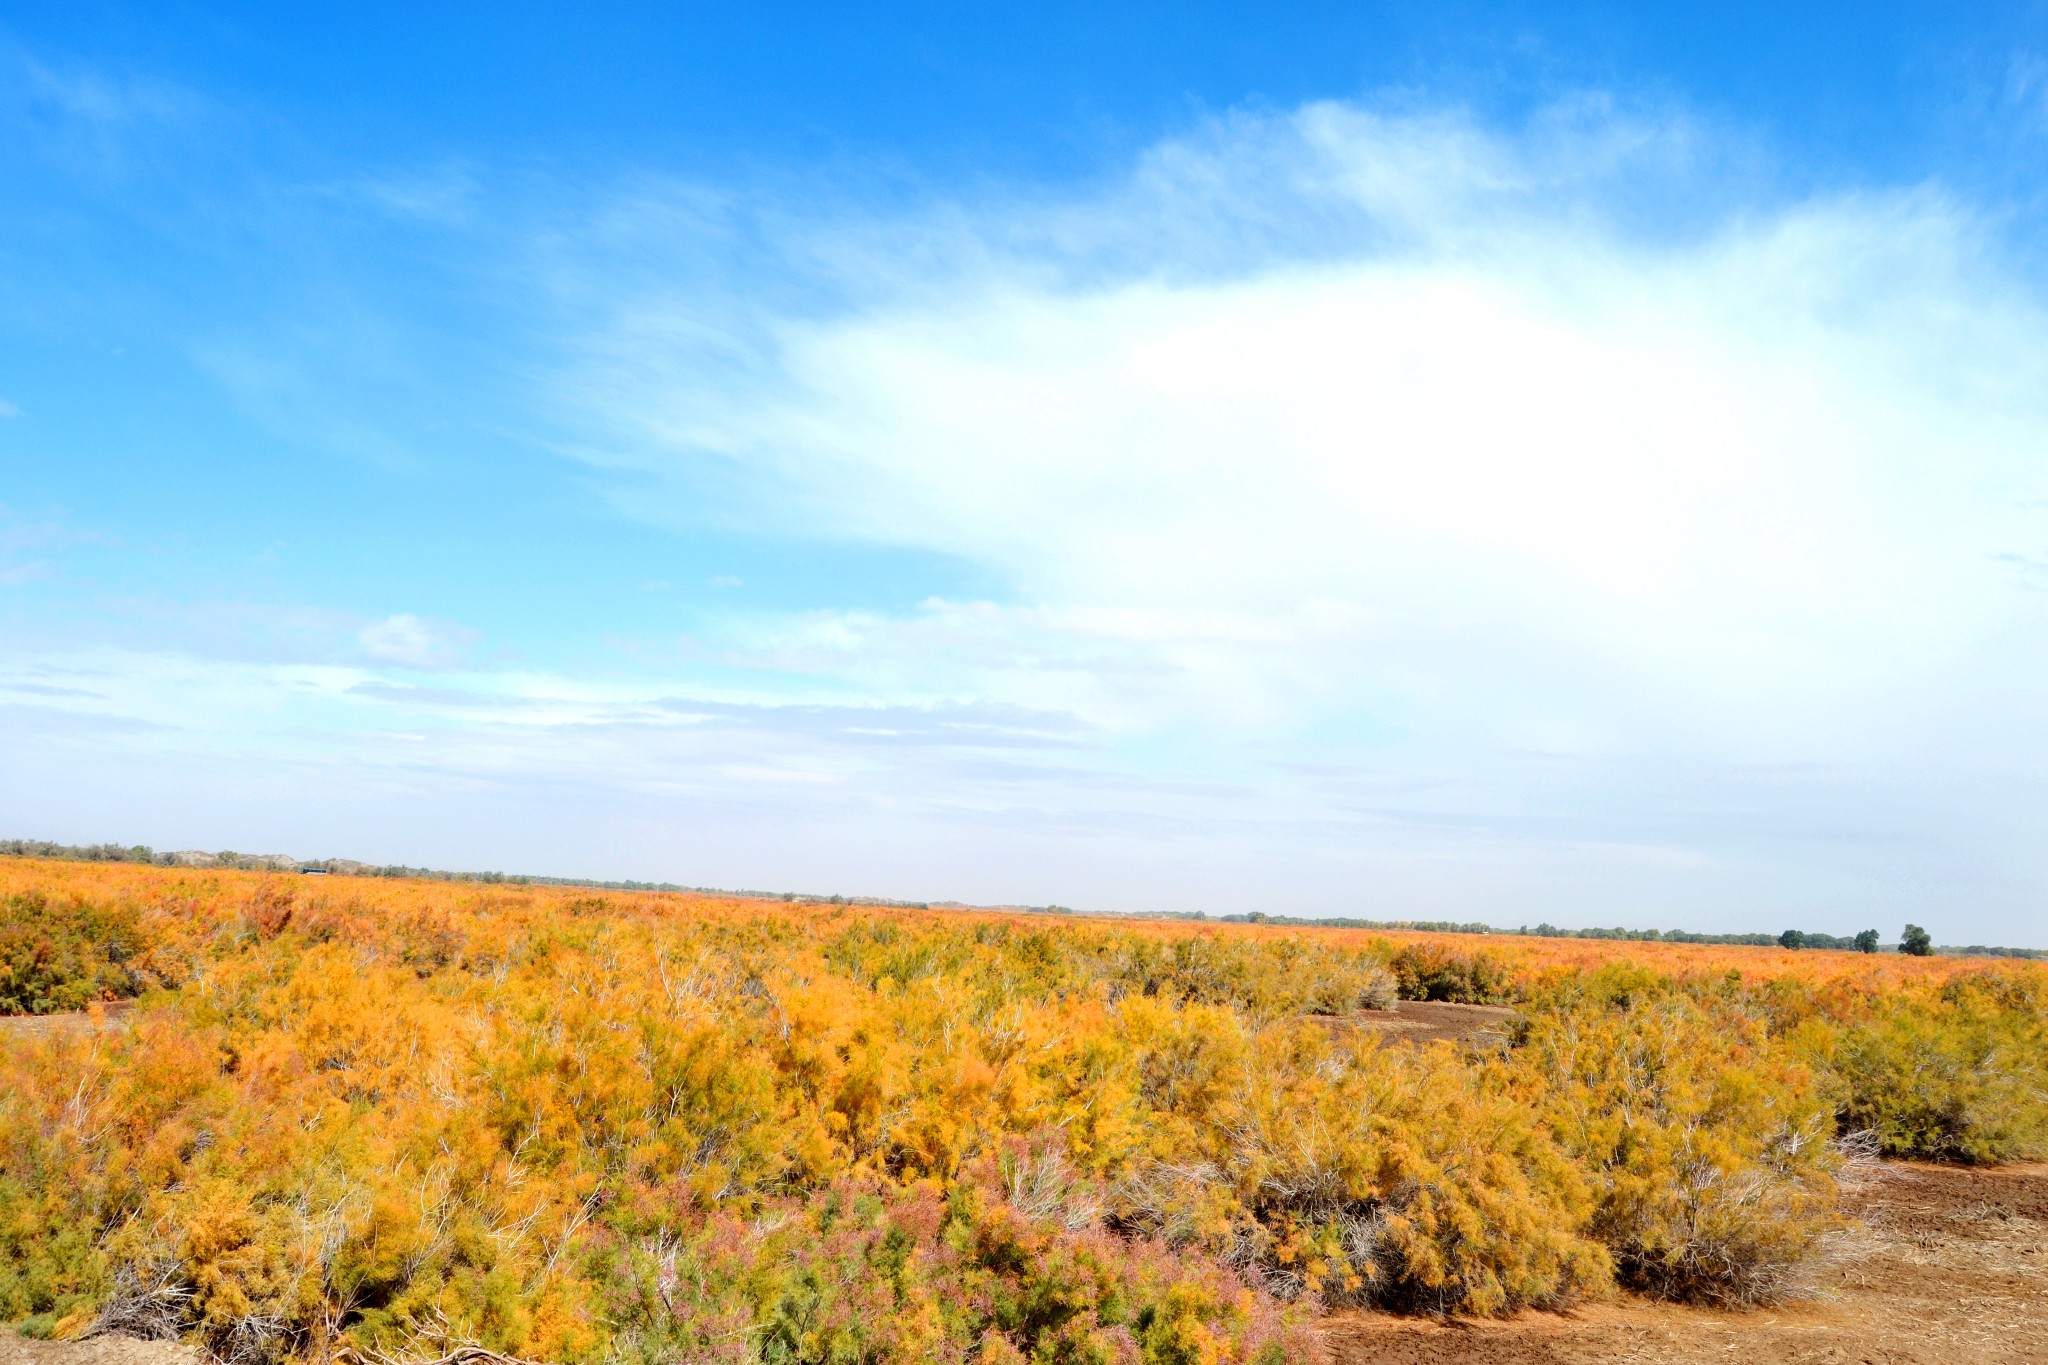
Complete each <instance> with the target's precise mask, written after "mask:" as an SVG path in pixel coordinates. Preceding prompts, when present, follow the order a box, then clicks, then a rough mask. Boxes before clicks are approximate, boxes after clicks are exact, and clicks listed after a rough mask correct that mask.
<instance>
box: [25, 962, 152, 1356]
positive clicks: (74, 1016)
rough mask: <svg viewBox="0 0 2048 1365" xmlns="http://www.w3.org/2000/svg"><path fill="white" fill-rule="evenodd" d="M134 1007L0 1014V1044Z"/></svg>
mask: <svg viewBox="0 0 2048 1365" xmlns="http://www.w3.org/2000/svg"><path fill="white" fill-rule="evenodd" d="M134 1008H135V1006H134V1003H133V1002H132V1001H128V1000H111V1001H108V1002H107V1003H106V1004H103V1005H101V1006H99V1008H98V1009H97V1010H78V1011H75V1012H73V1013H69V1014H0V1043H5V1042H6V1041H7V1040H8V1039H10V1038H47V1037H49V1036H50V1035H52V1034H57V1033H69V1032H74V1031H77V1032H82V1031H84V1030H86V1029H89V1028H92V1027H93V1026H94V1025H95V1024H97V1025H98V1026H99V1027H100V1028H126V1027H127V1026H128V1025H129V1024H130V1023H131V1022H133V1021H132V1020H131V1019H130V1018H129V1017H128V1016H129V1011H130V1010H132V1009H134ZM0 1365H8V1362H7V1358H6V1357H5V1356H0Z"/></svg>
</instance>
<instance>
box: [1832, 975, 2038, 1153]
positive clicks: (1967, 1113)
mask: <svg viewBox="0 0 2048 1365" xmlns="http://www.w3.org/2000/svg"><path fill="white" fill-rule="evenodd" d="M2041 1004H2042V1002H2041V1000H2040V995H2039V987H2038V984H2037V978H2034V977H2031V976H2022V975H2020V974H2017V973H2014V974H2010V975H2006V974H1998V973H1985V974H1983V975H1981V976H1970V977H1958V978H1956V979H1955V980H1953V981H1950V982H1949V983H1948V984H1947V985H1945V986H1944V987H1942V988H1941V990H1940V991H1939V992H1938V993H1937V994H1936V995H1935V996H1934V997H1933V998H1931V999H1930V998H1911V997H1907V998H1900V997H1889V998H1885V999H1883V1000H1880V1001H1877V1002H1874V1003H1873V1005H1872V1007H1871V1010H1870V1014H1869V1017H1867V1018H1864V1019H1860V1020H1853V1021H1851V1022H1848V1023H1845V1024H1835V1025H1818V1026H1815V1027H1813V1028H1810V1029H1809V1030H1808V1031H1807V1033H1806V1037H1807V1039H1808V1042H1809V1046H1810V1049H1811V1051H1812V1053H1813V1055H1814V1056H1815V1058H1816V1060H1817V1062H1818V1063H1819V1064H1820V1065H1821V1066H1822V1067H1823V1068H1824V1069H1825V1071H1826V1072H1827V1073H1828V1074H1829V1076H1830V1078H1831V1081H1832V1083H1833V1086H1834V1091H1835V1096H1836V1105H1837V1112H1838V1115H1839V1123H1840V1126H1841V1128H1842V1130H1843V1131H1845V1132H1855V1131H1868V1132H1870V1133H1873V1134H1875V1135H1876V1138H1877V1141H1878V1144H1879V1149H1880V1150H1881V1151H1882V1152H1883V1153H1884V1154H1885V1155H1887V1156H1895V1157H1916V1158H1919V1159H1922V1160H1926V1161H1954V1162H1964V1163H1970V1164H1981V1163H1987V1162H1996V1161H2014V1160H2024V1159H2027V1158H2031V1157H2036V1156H2040V1155H2043V1154H2048V1025H2044V1016H2043V1013H2042V1008H2041Z"/></svg>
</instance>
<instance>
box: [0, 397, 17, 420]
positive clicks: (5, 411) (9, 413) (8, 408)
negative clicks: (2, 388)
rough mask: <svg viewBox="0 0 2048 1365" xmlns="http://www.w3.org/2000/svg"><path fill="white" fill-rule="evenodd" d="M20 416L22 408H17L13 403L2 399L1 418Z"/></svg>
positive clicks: (0, 401) (0, 406) (0, 399)
mask: <svg viewBox="0 0 2048 1365" xmlns="http://www.w3.org/2000/svg"><path fill="white" fill-rule="evenodd" d="M19 416H21V409H20V408H18V407H16V406H15V405H14V404H12V403H10V402H8V401H7V400H6V399H5V398H0V417H19Z"/></svg>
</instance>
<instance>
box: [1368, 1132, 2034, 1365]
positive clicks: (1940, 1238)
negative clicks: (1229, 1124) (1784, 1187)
mask: <svg viewBox="0 0 2048 1365" xmlns="http://www.w3.org/2000/svg"><path fill="white" fill-rule="evenodd" d="M1846 1203H1847V1206H1848V1212H1849V1213H1850V1214H1851V1215H1853V1216H1855V1217H1856V1218H1858V1219H1860V1220H1861V1224H1862V1225H1861V1226H1860V1227H1858V1228H1855V1229H1853V1230H1852V1231H1850V1232H1849V1233H1848V1234H1846V1235H1845V1236H1844V1237H1843V1238H1842V1239H1841V1241H1840V1243H1839V1244H1838V1245H1837V1246H1835V1247H1834V1248H1833V1250H1832V1253H1831V1254H1830V1255H1829V1256H1827V1257H1825V1258H1823V1260H1822V1261H1821V1262H1820V1263H1819V1264H1817V1265H1816V1267H1815V1269H1814V1273H1813V1276H1812V1286H1813V1293H1814V1297H1813V1298H1811V1299H1810V1300H1808V1301H1806V1302H1803V1303H1797V1304H1793V1305H1789V1306H1786V1307H1782V1308H1773V1309H1763V1310H1756V1311H1750V1312H1717V1311H1711V1310H1706V1309H1697V1308H1680V1307H1675V1306H1672V1305H1667V1304H1647V1303H1641V1302H1636V1301H1622V1302H1617V1303H1609V1304H1594V1305H1589V1306H1587V1307H1585V1308H1582V1309H1579V1310H1577V1311H1575V1312H1573V1313H1571V1314H1568V1315H1557V1314H1549V1313H1527V1314H1523V1315H1522V1316H1521V1317H1519V1318H1516V1319H1512V1320H1510V1321H1507V1322H1480V1323H1452V1324H1445V1325H1440V1324H1437V1323H1432V1322H1426V1321H1417V1320H1415V1319H1410V1318H1393V1317H1385V1316H1381V1315H1375V1314H1365V1315H1355V1316H1346V1317H1342V1318H1333V1319H1331V1321H1330V1345H1331V1358H1332V1361H1333V1362H1334V1365H1423V1363H1424V1362H1428V1365H1707V1362H1712V1365H1749V1363H1750V1362H1758V1365H1822V1362H1841V1363H1842V1365H2023V1363H2024V1365H2042V1362H2048V1166H2040V1165H2037V1166H2010V1167H2005V1168H2002V1169H1997V1170H1958V1169H1956V1168H1953V1167H1942V1166H1925V1165H1920V1164H1917V1163H1907V1162H1887V1163H1885V1164H1884V1165H1882V1166H1881V1167H1879V1168H1878V1170H1877V1173H1876V1174H1875V1175H1874V1176H1873V1177H1872V1179H1871V1180H1870V1181H1869V1182H1868V1183H1867V1184H1866V1185H1865V1186H1864V1187H1863V1188H1862V1189H1860V1190H1858V1191H1855V1192H1854V1193H1852V1194H1851V1195H1850V1196H1849V1198H1848V1199H1847V1201H1846Z"/></svg>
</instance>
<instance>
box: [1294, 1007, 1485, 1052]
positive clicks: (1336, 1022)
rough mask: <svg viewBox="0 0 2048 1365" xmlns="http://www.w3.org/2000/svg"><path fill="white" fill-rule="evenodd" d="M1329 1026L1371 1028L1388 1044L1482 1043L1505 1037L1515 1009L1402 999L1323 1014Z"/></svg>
mask: <svg viewBox="0 0 2048 1365" xmlns="http://www.w3.org/2000/svg"><path fill="white" fill-rule="evenodd" d="M1323 1018H1324V1022H1326V1023H1328V1024H1329V1025H1330V1026H1331V1027H1333V1028H1340V1029H1371V1030H1372V1031H1373V1032H1374V1033H1377V1034H1379V1035H1381V1036H1382V1037H1383V1038H1385V1039H1386V1041H1388V1042H1390V1043H1434V1042H1437V1041H1438V1040H1443V1041H1447V1042H1453V1043H1461V1042H1485V1041H1487V1040H1489V1039H1505V1038H1506V1037H1507V1030H1508V1025H1510V1024H1511V1023H1513V1022H1514V1018H1515V1012H1514V1011H1513V1010H1511V1009H1509V1008H1508V1007H1507V1006H1505V1005H1452V1004H1448V1003H1446V1002H1444V1001H1441V1000H1403V1001H1401V1002H1400V1003H1399V1004H1398V1005H1395V1006H1394V1007H1393V1008H1392V1009H1387V1010H1359V1011H1358V1012H1357V1013H1355V1014H1343V1015H1335V1016H1323Z"/></svg>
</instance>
